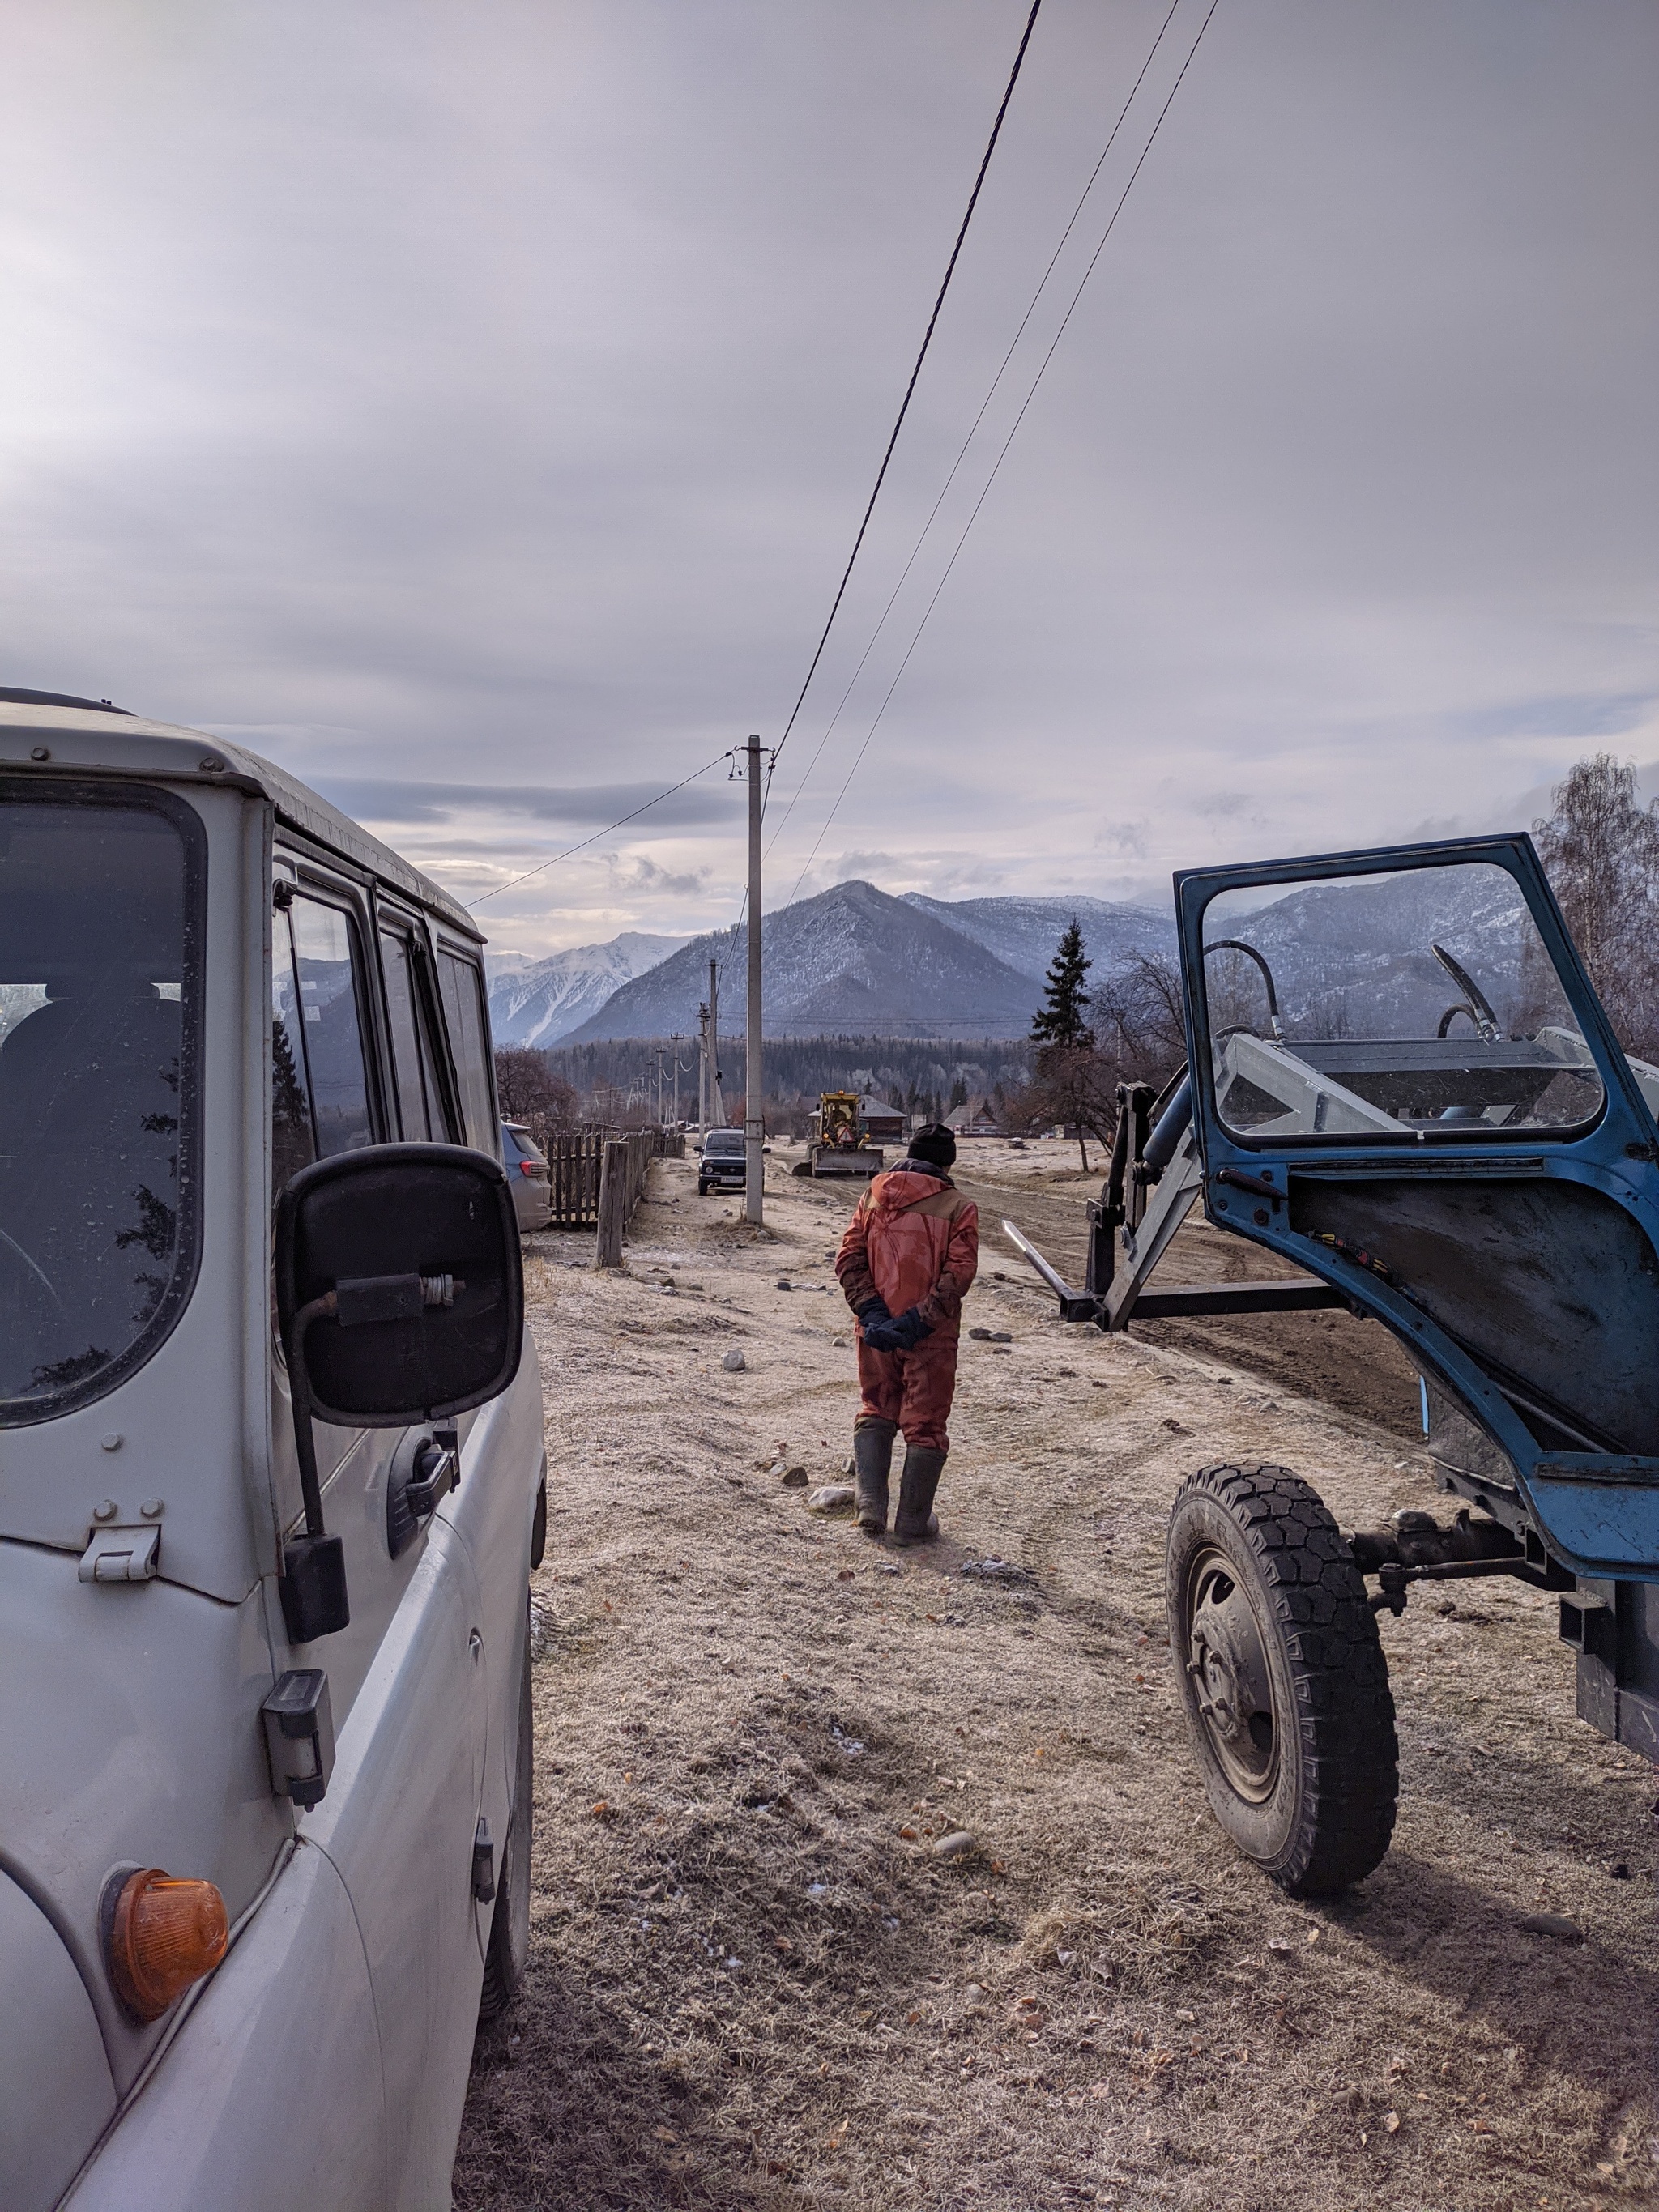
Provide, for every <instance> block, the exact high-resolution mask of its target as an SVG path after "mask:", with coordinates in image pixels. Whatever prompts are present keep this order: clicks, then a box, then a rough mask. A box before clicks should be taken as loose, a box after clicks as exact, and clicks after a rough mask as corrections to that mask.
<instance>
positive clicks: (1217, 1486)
mask: <svg viewBox="0 0 1659 2212" xmlns="http://www.w3.org/2000/svg"><path fill="white" fill-rule="evenodd" d="M1194 1496H1202V1497H1204V1498H1206V1499H1208V1500H1209V1502H1210V1503H1211V1504H1213V1505H1215V1506H1217V1507H1218V1508H1219V1509H1220V1510H1222V1511H1223V1512H1225V1514H1226V1515H1227V1516H1228V1517H1229V1518H1230V1519H1231V1521H1232V1522H1233V1524H1234V1526H1235V1527H1236V1528H1237V1530H1238V1531H1239V1534H1241V1535H1242V1536H1243V1539H1244V1541H1245V1542H1246V1543H1247V1544H1248V1545H1249V1548H1250V1551H1251V1552H1252V1553H1253V1554H1254V1556H1255V1561H1256V1565H1257V1567H1258V1570H1259V1571H1260V1574H1261V1581H1262V1583H1263V1586H1264V1588H1265V1589H1266V1591H1267V1596H1268V1599H1269V1602H1270V1605H1271V1607H1272V1610H1273V1614H1274V1616H1275V1618H1276V1620H1277V1621H1278V1623H1279V1635H1280V1638H1281V1642H1282V1644H1283V1648H1284V1651H1285V1656H1286V1659H1287V1661H1288V1662H1289V1664H1290V1667H1291V1670H1292V1686H1293V1694H1294V1698H1295V1705H1296V1723H1295V1725H1296V1729H1297V1735H1298V1737H1299V1739H1300V1743H1301V1765H1302V1773H1303V1778H1304V1795H1303V1802H1302V1806H1301V1808H1300V1816H1299V1818H1298V1819H1297V1822H1296V1828H1295V1832H1294V1834H1293V1835H1292V1836H1291V1838H1289V1839H1288V1841H1287V1844H1286V1847H1285V1851H1284V1853H1283V1854H1282V1863H1280V1864H1278V1865H1273V1866H1269V1867H1268V1869H1267V1871H1268V1872H1269V1874H1271V1875H1272V1876H1273V1880H1274V1881H1277V1882H1279V1885H1280V1886H1281V1887H1283V1888H1285V1890H1287V1891H1288V1892H1289V1893H1291V1895H1292V1896H1297V1897H1317V1896H1326V1895H1329V1894H1331V1893H1334V1892H1335V1891H1337V1890H1340V1889H1343V1888H1346V1887H1347V1885H1348V1884H1349V1883H1351V1882H1354V1881H1359V1880H1361V1879H1362V1878H1363V1877H1364V1875H1368V1874H1369V1873H1370V1871H1371V1869H1373V1868H1374V1867H1375V1866H1376V1864H1377V1863H1378V1861H1379V1860H1380V1859H1381V1858H1382V1857H1383V1854H1384V1852H1385V1851H1386V1850H1388V1847H1389V1839H1390V1838H1391V1837H1392V1835H1393V1832H1394V1820H1395V1802H1396V1799H1397V1796H1398V1792H1399V1757H1400V1753H1399V1744H1398V1740H1397V1738H1396V1735H1395V1711H1394V1699H1393V1697H1392V1695H1391V1693H1390V1692H1389V1672H1388V1662H1387V1659H1386V1656H1384V1653H1383V1646H1382V1641H1381V1638H1380V1637H1379V1635H1378V1632H1377V1624H1376V1614H1375V1613H1373V1612H1372V1610H1371V1607H1370V1603H1369V1601H1368V1600H1367V1598H1366V1595H1365V1585H1364V1579H1363V1577H1361V1575H1360V1572H1359V1570H1358V1567H1357V1566H1356V1565H1355V1564H1354V1560H1353V1556H1352V1553H1351V1552H1350V1550H1349V1548H1348V1547H1347V1545H1346V1542H1345V1541H1343V1538H1342V1535H1341V1533H1340V1530H1339V1529H1338V1528H1337V1525H1336V1523H1335V1522H1334V1519H1333V1518H1332V1516H1331V1514H1330V1512H1329V1510H1328V1508H1327V1506H1326V1505H1325V1504H1324V1501H1323V1500H1322V1498H1320V1497H1319V1495H1318V1493H1317V1492H1316V1491H1314V1490H1313V1489H1312V1488H1311V1487H1310V1486H1309V1485H1308V1484H1307V1483H1306V1482H1304V1480H1302V1478H1301V1476H1299V1475H1297V1474H1294V1473H1292V1471H1291V1469H1290V1468H1285V1467H1279V1466H1274V1465H1270V1464H1267V1465H1261V1466H1250V1465H1247V1464H1246V1465H1240V1464H1234V1463H1229V1462H1222V1463H1218V1464H1216V1465H1212V1466H1209V1467H1203V1468H1198V1469H1197V1470H1196V1471H1195V1472H1194V1474H1190V1475H1188V1478H1187V1480H1186V1481H1185V1482H1184V1483H1183V1484H1182V1486H1181V1489H1180V1491H1179V1492H1178V1493H1177V1495H1176V1504H1175V1509H1174V1510H1175V1511H1176V1512H1179V1510H1180V1509H1181V1506H1182V1503H1183V1502H1184V1501H1185V1500H1187V1499H1188V1498H1193V1497H1194ZM1172 1596H1173V1593H1172ZM1172 1625H1173V1619H1172Z"/></svg>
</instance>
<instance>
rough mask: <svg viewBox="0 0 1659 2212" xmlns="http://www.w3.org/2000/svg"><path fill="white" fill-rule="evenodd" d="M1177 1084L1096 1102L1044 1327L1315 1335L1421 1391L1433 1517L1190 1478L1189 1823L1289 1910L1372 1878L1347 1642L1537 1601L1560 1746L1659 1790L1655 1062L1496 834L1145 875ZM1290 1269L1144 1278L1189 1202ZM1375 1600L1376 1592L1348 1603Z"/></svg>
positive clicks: (1379, 1745)
mask: <svg viewBox="0 0 1659 2212" xmlns="http://www.w3.org/2000/svg"><path fill="white" fill-rule="evenodd" d="M1175 885H1176V916H1177V922H1178V927H1179V933H1180V954H1181V965H1182V983H1183V987H1184V993H1185V1006H1186V1031H1187V1051H1188V1064H1187V1067H1186V1069H1185V1070H1184V1071H1183V1072H1182V1073H1181V1074H1180V1075H1179V1076H1178V1077H1177V1078H1176V1079H1174V1080H1172V1081H1171V1082H1170V1084H1169V1085H1166V1086H1165V1088H1164V1091H1162V1092H1161V1093H1158V1094H1155V1093H1154V1092H1153V1091H1152V1088H1151V1086H1149V1085H1134V1084H1131V1085H1123V1086H1121V1090H1120V1092H1119V1106H1120V1112H1119V1117H1118V1130H1117V1141H1116V1146H1115V1151H1114V1153H1113V1157H1112V1162H1111V1168H1110V1172H1109V1176H1108V1179H1107V1182H1106V1184H1105V1187H1104V1188H1103V1192H1102V1194H1101V1196H1100V1198H1099V1199H1098V1200H1096V1201H1094V1202H1093V1203H1092V1204H1091V1206H1090V1209H1089V1212H1090V1237H1089V1260H1088V1271H1087V1274H1086V1277H1085V1283H1084V1285H1083V1287H1082V1289H1081V1290H1077V1289H1074V1288H1073V1286H1071V1285H1068V1284H1067V1283H1066V1282H1065V1281H1064V1280H1063V1279H1061V1277H1060V1275H1059V1274H1058V1273H1057V1272H1056V1271H1055V1270H1054V1268H1053V1267H1050V1266H1049V1264H1048V1261H1046V1260H1044V1259H1043V1257H1042V1255H1041V1254H1040V1253H1038V1252H1037V1251H1036V1249H1035V1248H1034V1247H1032V1246H1031V1245H1030V1242H1029V1240H1027V1239H1026V1238H1024V1237H1023V1236H1021V1234H1020V1232H1019V1231H1018V1230H1016V1229H1015V1228H1014V1227H1013V1226H1012V1224H1006V1225H1005V1226H1006V1227H1007V1229H1008V1231H1009V1233H1010V1234H1011V1236H1012V1237H1014V1239H1015V1241H1016V1243H1018V1244H1019V1245H1020V1247H1021V1249H1023V1250H1024V1252H1025V1254H1026V1255H1027V1257H1028V1258H1029V1259H1030V1261H1032V1264H1033V1265H1034V1266H1036V1268H1037V1270H1038V1272H1039V1273H1041V1274H1042V1276H1043V1278H1044V1279H1045V1280H1046V1281H1047V1282H1048V1284H1049V1285H1050V1287H1051V1288H1052V1289H1053V1290H1054V1291H1055V1292H1056V1293H1057V1294H1058V1296H1059V1297H1060V1307H1061V1311H1062V1313H1063V1314H1064V1315H1065V1316H1066V1318H1067V1319H1069V1320H1073V1321H1091V1322H1096V1323H1097V1325H1098V1326H1099V1327H1100V1328H1103V1329H1108V1330H1116V1329H1121V1328H1126V1327H1127V1325H1128V1323H1129V1322H1130V1320H1131V1319H1132V1318H1133V1317H1139V1318H1142V1319H1147V1318H1152V1317H1153V1316H1169V1315H1194V1314H1221V1313H1231V1314H1237V1313H1241V1312H1252V1311H1254V1312H1269V1311H1278V1312H1283V1311H1285V1310H1298V1309H1301V1310H1306V1309H1310V1308H1314V1307H1319V1306H1345V1307H1347V1308H1348V1309H1350V1310H1352V1312H1354V1313H1355V1314H1357V1315H1359V1316H1365V1317H1368V1318H1370V1319H1371V1320H1373V1321H1376V1322H1381V1323H1382V1324H1383V1327H1384V1328H1388V1329H1390V1330H1391V1331H1392V1332H1393V1333H1394V1334H1395V1337H1396V1338H1397V1339H1398V1340H1399V1341H1400V1342H1401V1345H1402V1346H1404V1347H1405V1348H1406V1351H1407V1354H1408V1355H1409V1357H1410V1358H1411V1360H1412V1361H1413V1364H1414V1365H1415V1367H1416V1368H1417V1370H1418V1372H1419V1375H1420V1376H1421V1377H1422V1404H1423V1417H1424V1428H1425V1435H1426V1437H1427V1441H1428V1447H1429V1450H1430V1452H1431V1455H1432V1458H1433V1461H1434V1463H1435V1468H1436V1475H1437V1481H1438V1484H1439V1486H1440V1488H1441V1490H1442V1491H1443V1492H1444V1493H1445V1494H1446V1497H1447V1500H1448V1505H1447V1508H1446V1510H1444V1511H1443V1512H1441V1513H1432V1514H1431V1513H1429V1512H1424V1511H1409V1512H1403V1513H1398V1514H1396V1515H1395V1516H1394V1519H1393V1521H1392V1522H1390V1524H1389V1526H1387V1527H1386V1528H1377V1529H1375V1530H1362V1531H1359V1532H1357V1533H1356V1532H1349V1533H1346V1534H1345V1533H1344V1532H1342V1531H1341V1530H1340V1529H1339V1528H1338V1527H1337V1524H1336V1522H1335V1521H1334V1519H1333V1517H1332V1516H1331V1514H1330V1513H1329V1511H1328V1510H1327V1508H1326V1507H1325V1505H1324V1504H1323V1503H1322V1500H1321V1499H1320V1498H1319V1497H1318V1495H1317V1493H1316V1492H1315V1491H1314V1490H1313V1489H1311V1488H1310V1486H1309V1485H1308V1484H1307V1483H1306V1482H1304V1480H1301V1478H1300V1477H1299V1476H1297V1475H1296V1474H1293V1473H1291V1471H1290V1470H1288V1469H1287V1468H1281V1467H1253V1466H1230V1467H1212V1468H1203V1469H1201V1470H1200V1471H1199V1472H1198V1473H1196V1474H1193V1475H1191V1476H1189V1477H1188V1480H1186V1482H1185V1483H1184V1484H1183V1485H1182V1488H1181V1490H1180V1492H1179V1493H1178V1495H1177V1497H1176V1501H1175V1504H1174V1508H1173V1510H1172V1512H1171V1515H1170V1529H1169V1539H1168V1550H1167V1558H1166V1579H1167V1588H1168V1599H1169V1618H1170V1646H1171V1650H1172V1654H1173V1657H1174V1661H1175V1663H1176V1667H1177V1668H1178V1669H1179V1682H1180V1687H1181V1693H1182V1699H1183V1701H1184V1704H1185V1707H1186V1712H1187V1718H1188V1728H1189V1732H1190V1735H1191V1739H1192V1743H1193V1747H1194V1753H1195V1755H1196V1757H1197V1759H1198V1763H1199V1765H1200V1769H1201V1771H1202V1773H1203V1776H1204V1780H1205V1784H1206V1790H1207V1793H1208V1796H1209V1802H1210V1805H1211V1808H1212V1811H1213V1812H1214V1814H1215V1816H1216V1818H1217V1820H1218V1821H1219V1822H1220V1825H1221V1826H1222V1827H1223V1828H1224V1829H1225V1832H1227V1834H1228V1835H1229V1836H1230V1837H1231V1838H1232V1839H1233V1841H1234V1842H1235V1844H1237V1846H1238V1847H1239V1849H1240V1850H1243V1852H1244V1853H1245V1854H1246V1855H1247V1856H1248V1857H1250V1858H1252V1859H1254V1860H1255V1862H1256V1863H1258V1864H1259V1865H1260V1866H1261V1868H1262V1869H1264V1871H1265V1872H1266V1873H1267V1874H1268V1875H1271V1876H1272V1877H1273V1880H1274V1881H1277V1882H1279V1884H1280V1885H1281V1886H1282V1887H1284V1888H1285V1889H1286V1890H1288V1891H1289V1892H1290V1893H1291V1894H1292V1895H1294V1896H1317V1895H1321V1894H1327V1893H1331V1892H1334V1891H1335V1890H1338V1889H1340V1888H1342V1887H1344V1886H1346V1884H1347V1883H1349V1882H1352V1881H1357V1880H1358V1879H1359V1878H1360V1877H1361V1876H1362V1875H1365V1874H1367V1873H1369V1872H1370V1869H1372V1868H1373V1867H1374V1866H1375V1865H1376V1863H1377V1862H1378V1860H1379V1859H1381V1857H1383V1853H1384V1852H1385V1851H1386V1850H1387V1849H1388V1845H1389V1837H1390V1835H1391V1833H1392V1831H1393V1826H1394V1818H1395V1800H1396V1796H1397V1790H1398V1761H1397V1753H1396V1747H1395V1722H1394V1705H1393V1699H1392V1697H1391V1695H1390V1692H1389V1680H1388V1668H1387V1663H1386V1661H1385V1658H1384V1656H1383V1647H1382V1642H1381V1639H1380V1638H1379V1636H1378V1633H1377V1614H1378V1613H1379V1611H1381V1610H1383V1609H1384V1608H1386V1609H1388V1610H1389V1611H1390V1612H1392V1613H1396V1614H1397V1613H1401V1611H1402V1610H1403V1609H1404V1607H1405V1606H1406V1604H1407V1600H1408V1598H1409V1596H1410V1595H1411V1593H1412V1591H1413V1588H1414V1587H1415V1586H1416V1585H1417V1584H1419V1583H1442V1582H1448V1581H1455V1580H1462V1579H1465V1578H1472V1577H1485V1576H1491V1575H1509V1576H1514V1577H1519V1578H1520V1579H1521V1580H1522V1581H1523V1582H1526V1583H1531V1584H1532V1585H1533V1586H1534V1587H1535V1588H1537V1589H1545V1590H1551V1591H1554V1592H1557V1593H1559V1607H1560V1613H1559V1621H1560V1633H1561V1635H1562V1636H1563V1637H1564V1638H1565V1639H1566V1641H1567V1642H1568V1643H1569V1644H1571V1646H1572V1647H1573V1649H1574V1650H1575V1651H1576V1653H1577V1702H1578V1712H1579V1715H1580V1717H1581V1718H1582V1719H1583V1720H1584V1721H1586V1722H1588V1723H1589V1724H1590V1726H1592V1727H1593V1728H1596V1729H1600V1730H1601V1732H1602V1734H1603V1735H1607V1736H1610V1737H1612V1738H1613V1740H1614V1741H1617V1742H1619V1743H1621V1744H1626V1745H1628V1746H1630V1747H1632V1748H1633V1749H1635V1750H1638V1751H1639V1752H1641V1753H1644V1755H1645V1756H1646V1757H1648V1758H1649V1759H1656V1760H1659V1122H1656V1114H1659V1068H1655V1067H1652V1066H1648V1065H1647V1064H1646V1063H1644V1061H1642V1060H1637V1059H1634V1058H1632V1057H1630V1056H1628V1055H1627V1054H1626V1053H1625V1051H1624V1050H1623V1049H1622V1048H1620V1043H1619V1040H1618V1038H1617V1037H1616V1036H1614V1034H1613V1029H1612V1027H1611V1025H1610V1024H1609V1022H1608V1019H1607V1013H1606V1012H1605V1011H1604V1009H1603V1007H1602V1006H1601V1001H1600V1000H1599V999H1598V998H1597V996H1596V994H1595V990H1594V989H1593V987H1591V984H1590V981H1589V977H1588V975H1586V973H1585V970H1584V967H1583V963H1582V961H1581V960H1580V958H1579V956H1578V953H1577V950H1576V948H1575V947H1574V945H1573V943H1572V940H1571V938H1570V936H1569V935H1568V933H1567V930H1566V927H1565V924H1564V922H1563V921H1562V918H1561V914H1560V910H1559V908H1558V907H1557V905H1556V902H1555V900H1554V897H1553V895H1552V893H1551V890H1550V888H1549V885H1548V884H1547V881H1546V880H1545V877H1544V872H1543V870H1542V868H1541V866H1540V863H1539V860H1538V855H1537V854H1536V852H1535V851H1534V848H1533V845H1532V842H1531V841H1530V840H1529V839H1528V838H1527V837H1526V836H1504V837H1492V838H1481V839H1477V840H1461V841H1458V842H1448V843H1439V844H1431V845H1415V846H1409V847H1393V848H1387V849H1382V850H1376V851H1371V852H1361V853H1345V854H1335V855H1331V856H1326V857H1322V858H1319V859H1313V860H1288V861H1276V862H1271V863H1263V864H1261V865H1258V866H1250V867H1241V868H1218V869H1198V870H1190V871H1187V872H1182V873H1180V874H1178V875H1177V876H1176V879H1175ZM1200 1198H1201V1199H1202V1201H1203V1207H1204V1213H1205V1216H1206V1218H1207V1219H1208V1220H1209V1221H1210V1222H1211V1223H1212V1224H1213V1225H1214V1226H1215V1227H1216V1228H1218V1229H1221V1230H1227V1231H1232V1232H1233V1233H1235V1234H1236V1235H1237V1236H1240V1237H1245V1238H1247V1239H1249V1241H1251V1242H1252V1243H1256V1244H1259V1245H1261V1246H1263V1247H1264V1248H1266V1249H1267V1250H1268V1251H1270V1252H1273V1253H1274V1254H1277V1255H1279V1257H1280V1258H1281V1259H1283V1260H1286V1261H1291V1263H1292V1265H1293V1267H1294V1268H1295V1270H1296V1272H1295V1273H1293V1274H1292V1275H1291V1276H1289V1277H1288V1278H1286V1277H1280V1278H1279V1279H1276V1280H1273V1281H1261V1282H1246V1283H1213V1284H1212V1283H1202V1284H1192V1285H1184V1286H1183V1285H1164V1284H1163V1283H1162V1282H1160V1283H1158V1284H1157V1285H1149V1283H1148V1278H1149V1276H1150V1275H1151V1274H1152V1270H1153V1269H1154V1267H1156V1266H1157V1265H1158V1261H1159V1260H1160V1259H1161V1258H1162V1257H1163V1256H1164V1254H1165V1252H1166V1251H1167V1250H1168V1248H1169V1245H1170V1240H1171V1239H1172V1238H1173V1237H1174V1235H1175V1233H1176V1230H1177V1229H1178V1228H1179V1226H1180V1225H1181V1223H1182V1221H1183V1220H1184V1219H1185V1218H1186V1217H1187V1215H1188V1212H1190V1210H1191V1208H1192V1206H1194V1203H1195V1202H1196V1201H1197V1200H1200ZM1368 1586H1374V1587H1368Z"/></svg>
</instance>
